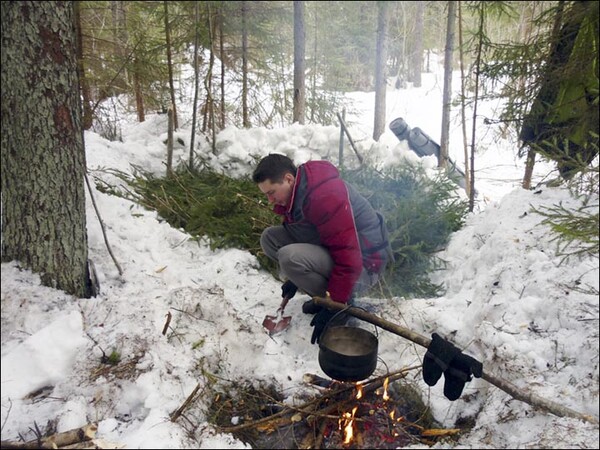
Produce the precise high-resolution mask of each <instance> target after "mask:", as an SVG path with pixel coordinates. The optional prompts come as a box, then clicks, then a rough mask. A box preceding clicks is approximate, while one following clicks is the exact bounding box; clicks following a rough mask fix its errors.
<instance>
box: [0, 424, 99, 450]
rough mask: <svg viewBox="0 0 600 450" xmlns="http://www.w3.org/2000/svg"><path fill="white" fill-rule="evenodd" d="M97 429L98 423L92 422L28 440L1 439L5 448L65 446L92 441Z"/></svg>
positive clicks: (0, 444)
mask: <svg viewBox="0 0 600 450" xmlns="http://www.w3.org/2000/svg"><path fill="white" fill-rule="evenodd" d="M96 431H98V425H96V424H93V423H92V424H87V425H84V426H83V427H80V428H75V429H73V430H69V431H63V432H61V433H55V434H53V435H52V436H48V437H44V438H40V439H33V440H31V441H27V442H15V441H1V442H0V447H2V448H3V449H29V448H63V447H66V446H69V445H73V444H81V443H83V442H86V441H91V440H92V439H94V437H95V436H96Z"/></svg>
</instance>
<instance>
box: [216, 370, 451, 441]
mask: <svg viewBox="0 0 600 450" xmlns="http://www.w3.org/2000/svg"><path fill="white" fill-rule="evenodd" d="M415 368H417V367H411V368H407V369H403V370H400V371H398V372H394V373H390V374H388V375H386V376H381V377H375V378H372V379H370V380H365V381H363V382H359V383H350V382H340V381H334V380H328V379H325V378H323V377H320V376H318V375H315V374H306V375H305V376H304V381H305V382H306V383H308V384H310V385H313V386H317V387H318V388H319V390H320V393H321V395H320V396H319V397H317V398H314V399H312V400H309V401H307V402H306V403H304V404H301V405H297V406H290V405H288V404H284V403H280V406H281V408H282V409H281V410H279V411H278V412H276V413H274V414H271V415H269V416H266V417H263V418H260V419H258V420H253V421H252V420H249V421H247V422H244V423H240V424H237V425H235V426H233V427H232V426H222V427H220V428H219V431H221V432H231V433H233V434H234V435H236V433H239V432H240V431H242V430H246V431H249V430H254V432H260V433H263V434H262V438H261V439H262V440H261V441H260V442H256V446H255V448H398V447H402V446H406V445H410V444H414V443H417V444H419V443H420V444H422V443H427V444H432V443H434V442H435V439H436V437H437V436H448V435H451V434H454V433H457V432H458V430H437V429H434V427H432V426H431V425H432V424H433V419H432V418H431V415H430V413H429V412H428V411H427V410H426V408H425V407H424V405H423V404H422V402H421V403H420V406H418V405H416V404H415V403H410V400H409V399H408V397H409V396H408V394H405V391H409V390H410V391H412V390H411V389H410V388H409V387H408V385H407V384H406V383H398V381H399V380H400V379H401V378H404V377H405V376H406V374H407V373H408V371H409V370H412V369H415ZM400 391H402V392H400ZM413 395H414V394H413ZM416 397H418V398H419V400H420V397H419V396H418V394H416ZM267 434H268V435H269V436H271V439H270V440H268V439H267V440H265V437H266V435H267ZM284 439H287V442H284ZM275 440H277V442H275Z"/></svg>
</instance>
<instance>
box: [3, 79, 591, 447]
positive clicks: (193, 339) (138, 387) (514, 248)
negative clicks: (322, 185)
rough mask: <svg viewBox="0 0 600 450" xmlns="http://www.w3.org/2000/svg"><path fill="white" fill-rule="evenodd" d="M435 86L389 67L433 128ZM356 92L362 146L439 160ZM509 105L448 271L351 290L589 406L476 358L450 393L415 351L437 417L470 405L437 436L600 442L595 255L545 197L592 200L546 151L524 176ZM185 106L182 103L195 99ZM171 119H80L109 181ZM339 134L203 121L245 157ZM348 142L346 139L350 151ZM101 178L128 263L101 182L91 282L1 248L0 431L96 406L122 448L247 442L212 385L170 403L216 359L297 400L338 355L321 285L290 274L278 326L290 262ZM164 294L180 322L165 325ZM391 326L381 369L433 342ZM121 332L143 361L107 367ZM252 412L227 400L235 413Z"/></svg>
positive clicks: (311, 148) (322, 149) (239, 170)
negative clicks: (108, 123) (222, 413)
mask: <svg viewBox="0 0 600 450" xmlns="http://www.w3.org/2000/svg"><path fill="white" fill-rule="evenodd" d="M454 85H455V86H457V85H458V83H455V84H454ZM441 90H442V86H441V76H439V75H434V74H423V87H421V88H412V87H409V88H407V89H400V90H395V89H393V88H391V87H390V88H389V89H388V93H387V100H386V103H387V116H386V117H387V120H388V123H389V122H391V121H392V120H393V119H395V118H397V117H403V118H404V119H405V120H406V122H407V123H408V125H409V126H411V127H413V128H414V127H420V128H421V129H423V130H424V131H425V132H426V133H427V134H428V135H430V136H432V137H436V136H439V134H440V130H441V126H440V119H441V106H440V105H441V96H442V95H441ZM350 96H351V98H352V100H353V101H354V106H355V109H356V111H358V112H357V113H355V114H349V115H348V124H349V127H350V132H351V133H352V137H353V139H354V141H355V143H357V145H358V147H359V149H360V151H361V152H362V153H363V154H364V155H366V157H367V158H368V159H369V161H372V162H376V163H377V164H379V165H381V166H389V165H394V164H402V162H403V161H404V160H405V159H410V160H413V161H420V162H421V163H422V164H423V165H424V166H425V167H426V168H427V170H429V171H432V172H433V171H435V170H436V169H435V165H436V161H435V160H434V159H433V158H430V157H427V158H423V159H419V158H418V157H417V156H416V155H415V154H414V153H413V152H411V151H410V150H409V149H408V146H407V144H406V142H399V141H398V139H397V138H396V137H395V136H394V135H393V133H392V132H391V131H389V129H387V130H386V132H385V133H384V135H383V136H382V137H381V138H380V140H379V141H378V142H373V141H372V139H371V138H370V137H369V136H370V133H371V129H372V123H373V116H372V111H373V104H374V93H372V92H371V93H352V94H350ZM498 106H499V105H497V104H485V103H484V104H482V105H480V111H481V116H480V119H481V122H479V120H478V123H477V129H478V145H477V148H478V150H477V155H476V165H477V166H476V189H477V191H478V198H477V205H476V209H475V211H474V212H473V213H472V214H470V215H469V217H468V218H467V222H466V224H465V226H464V227H463V228H462V229H461V230H459V231H457V232H456V233H454V234H453V235H452V237H451V240H450V242H449V244H448V246H447V248H446V249H445V250H444V251H443V252H442V254H441V255H440V256H442V257H443V258H444V259H445V260H446V261H448V267H447V268H446V269H445V270H443V271H439V272H437V273H435V274H434V280H435V281H436V282H441V283H443V285H444V286H445V288H446V292H445V294H444V296H443V297H440V298H419V299H404V298H375V297H363V298H359V299H358V300H357V302H358V305H363V306H365V307H368V308H369V311H372V312H373V313H374V314H376V315H378V316H379V317H382V318H385V319H386V320H389V321H391V322H393V323H397V324H398V325H400V326H403V327H406V328H408V329H410V330H412V331H414V332H416V333H418V334H421V335H423V336H425V337H428V338H429V337H430V336H431V334H432V333H433V332H437V333H438V334H440V335H442V336H444V337H447V338H448V339H449V340H451V341H452V342H453V343H454V344H455V345H457V346H458V347H460V348H461V349H464V351H465V353H467V354H469V355H471V356H473V357H475V358H477V359H479V360H480V361H482V362H483V364H484V373H488V374H493V375H494V376H495V377H500V378H501V379H504V380H507V381H508V382H510V383H512V384H513V385H515V386H516V387H517V388H518V389H521V390H523V391H524V392H526V393H527V394H532V395H535V396H539V397H541V398H543V399H547V400H549V401H552V402H556V403H557V404H560V405H562V406H564V407H567V408H570V409H572V410H573V411H576V412H577V413H580V414H582V415H589V416H590V417H591V419H592V420H591V421H587V420H582V419H580V418H573V417H558V416H556V415H553V414H551V413H549V412H546V411H544V410H541V409H539V408H534V407H532V406H531V405H529V404H528V403H526V402H523V401H520V400H516V399H514V398H512V397H511V395H509V394H508V393H506V392H504V391H503V390H501V389H499V388H498V387H496V386H494V385H492V384H491V383H489V382H488V381H486V380H484V379H483V378H475V379H473V381H471V382H470V383H467V385H466V387H465V390H464V392H463V394H462V396H461V398H460V399H458V400H456V401H454V402H451V401H449V400H448V399H446V398H445V397H444V395H443V379H442V381H440V382H438V384H436V385H435V386H434V387H429V386H427V385H426V384H425V383H424V382H423V380H422V375H421V372H420V371H419V370H415V371H411V373H410V375H409V380H410V382H411V383H412V384H413V385H415V386H417V387H418V388H419V389H420V390H421V392H422V393H423V398H424V400H425V401H426V403H427V404H428V405H429V406H430V407H431V410H432V412H433V414H434V416H435V418H436V419H437V420H438V421H440V422H441V423H442V424H443V426H445V427H448V428H453V427H454V426H455V424H456V422H457V420H458V419H461V418H466V417H470V416H473V417H474V420H475V426H474V427H473V429H472V430H470V431H465V432H463V433H461V434H460V436H459V438H458V441H456V442H454V443H452V444H451V443H450V441H446V440H443V439H440V440H439V441H438V442H437V443H436V444H435V445H434V448H451V447H453V448H599V439H598V425H597V420H598V406H599V405H598V356H599V355H598V307H599V304H598V303H599V302H598V295H597V293H598V290H599V282H598V279H599V273H598V271H599V270H598V269H599V266H598V257H597V256H598V255H595V257H583V258H570V259H568V260H567V261H562V257H561V256H559V255H557V254H556V251H555V250H556V241H554V240H553V237H554V235H553V234H552V233H551V232H550V229H549V227H548V226H547V225H544V224H542V223H541V222H542V220H543V217H542V216H540V215H539V214H536V213H535V212H533V210H532V208H540V207H550V206H552V205H556V204H559V203H561V202H562V204H563V205H565V206H572V207H576V206H577V205H578V204H579V203H580V201H581V200H580V199H578V198H574V197H573V196H571V195H570V194H569V192H568V190H567V189H566V188H565V187H564V186H558V187H549V186H547V185H546V184H544V183H542V181H544V180H548V179H550V178H552V177H556V173H555V172H553V170H552V168H553V166H552V165H551V164H549V163H545V162H542V161H539V162H538V163H537V164H536V170H535V173H534V184H535V185H536V186H535V189H532V190H524V189H522V188H520V181H521V178H522V176H523V173H524V160H522V159H519V158H517V157H516V153H517V147H516V144H515V141H514V138H512V137H511V136H507V137H506V138H502V137H500V136H499V130H497V129H494V127H492V126H487V125H485V124H484V123H483V117H485V116H488V117H492V116H494V114H496V111H497V108H498ZM179 110H180V111H182V114H183V115H185V111H186V106H185V105H183V106H182V107H180V108H179ZM187 110H189V107H188V109H187ZM469 120H470V119H469ZM183 123H189V121H188V122H185V121H184V122H183ZM467 127H468V130H470V127H471V124H467ZM189 135H190V131H189V128H186V125H183V126H182V128H181V129H180V130H179V131H178V132H177V134H176V136H177V137H180V138H181V139H182V140H183V141H184V142H185V143H186V145H187V144H188V142H189ZM461 136H462V130H461V128H460V126H459V125H458V121H455V122H453V123H452V125H451V158H452V159H453V160H454V161H457V162H459V164H460V162H461V161H463V159H464V158H463V156H462V155H463V149H462V148H463V147H462V137H461ZM165 138H166V116H164V115H150V116H148V118H147V120H146V122H145V123H142V124H137V123H130V124H127V125H126V126H124V128H123V142H109V141H107V140H105V139H103V138H102V137H100V136H99V135H98V134H95V133H93V132H86V134H85V144H86V155H87V164H88V170H89V174H90V179H92V180H93V179H96V178H98V179H102V180H105V181H106V182H108V183H113V184H116V183H118V182H120V181H119V180H118V179H117V178H116V177H114V176H113V175H111V174H110V172H109V171H107V170H106V169H117V170H120V171H124V172H129V173H130V172H131V171H132V166H138V167H141V168H144V169H145V170H148V171H151V172H153V173H156V174H162V173H164V171H165V158H166V146H165V145H164V143H163V141H164V140H165ZM338 139H339V129H338V128H336V127H331V126H330V127H324V126H319V125H307V126H300V125H297V124H295V125H291V126H289V127H284V128H277V129H265V128H254V129H248V130H243V129H237V128H235V127H232V126H230V127H227V128H226V129H225V130H223V131H222V132H221V133H219V135H218V142H217V152H216V154H214V153H212V150H211V149H210V147H209V146H208V144H207V143H206V142H205V140H204V139H202V138H201V137H200V136H198V137H197V138H196V142H198V143H200V145H201V148H200V152H201V153H202V154H203V155H204V156H205V157H206V158H207V160H208V162H209V164H210V166H211V167H213V168H214V169H216V170H223V171H225V172H227V173H228V174H229V175H231V176H239V175H243V174H247V173H250V171H251V170H252V164H253V163H254V161H255V159H256V158H260V157H261V156H264V155H266V154H268V153H270V152H279V153H284V154H287V155H288V156H290V157H291V158H293V159H294V160H295V161H296V162H297V163H301V162H304V161H306V160H309V159H321V158H327V159H329V160H331V161H332V162H334V163H337V155H338ZM188 153H189V149H187V147H186V146H177V147H176V148H175V153H174V157H175V159H176V161H185V160H186V158H187V157H188ZM352 153H353V151H352V149H350V148H349V147H348V146H347V147H346V150H345V154H346V155H348V156H347V157H348V158H350V157H351V156H350V155H352ZM536 183H538V184H536ZM92 184H94V186H93V187H92V195H93V197H94V199H95V201H96V204H97V206H98V209H99V212H100V216H101V219H102V221H103V222H104V224H105V226H106V231H107V240H108V243H109V245H110V247H111V249H112V252H113V254H114V257H115V259H116V261H117V262H118V263H119V265H120V267H121V268H122V270H123V274H122V275H120V274H119V271H118V269H117V266H116V264H115V262H114V261H113V259H112V258H111V255H110V253H109V251H108V249H107V246H106V243H105V241H104V237H103V235H102V229H101V226H100V223H99V218H98V216H97V215H96V212H95V210H94V208H93V206H92V202H91V198H90V196H89V194H88V201H87V228H88V237H89V252H90V259H91V260H92V261H93V262H94V265H95V268H96V271H97V274H98V279H99V282H100V293H99V295H98V296H97V297H95V298H91V299H80V298H73V297H72V296H69V295H67V294H65V293H64V292H61V291H57V290H54V289H51V288H48V287H44V286H42V285H41V284H40V279H39V276H38V275H37V274H33V273H31V272H30V271H28V270H25V269H23V268H21V267H20V265H19V262H18V261H12V262H6V263H2V288H1V293H2V318H1V324H2V332H1V333H2V350H1V357H2V361H1V366H2V383H1V388H2V392H1V398H2V409H1V423H2V440H18V439H19V436H20V435H22V436H24V437H26V439H32V438H33V437H34V436H33V434H32V432H31V429H32V428H33V427H34V424H37V425H39V426H40V427H41V428H43V427H44V426H46V424H47V423H48V422H49V421H52V420H56V421H57V422H56V429H57V431H67V430H70V429H73V428H75V427H79V426H83V425H85V424H87V423H90V422H95V423H97V424H98V432H97V436H98V437H99V438H101V439H102V440H104V441H105V442H109V443H112V444H114V446H119V447H121V448H207V449H208V448H222V449H228V448H250V447H249V445H247V444H245V443H243V442H241V441H239V440H237V439H235V438H234V437H233V436H232V435H230V434H223V433H219V432H217V430H216V429H215V427H214V426H213V425H211V424H210V423H209V422H208V420H207V417H206V414H205V413H204V412H203V411H206V407H207V405H208V404H209V402H210V401H211V398H209V397H208V396H206V397H205V396H200V397H199V399H198V400H197V402H198V403H197V404H196V406H195V417H194V419H195V421H196V424H197V425H198V427H197V430H196V432H195V435H194V436H191V435H190V434H189V433H188V432H187V431H186V429H185V426H184V425H183V424H182V422H181V421H176V422H171V421H170V419H169V417H170V414H171V413H172V412H173V411H176V410H177V409H178V408H179V407H180V406H181V405H182V404H183V402H184V401H185V400H186V398H187V397H188V396H189V395H190V393H191V392H192V391H193V390H194V388H195V387H196V386H197V385H200V386H205V385H206V384H207V383H208V380H207V377H206V375H205V372H204V371H206V372H209V373H214V374H217V375H218V376H219V377H221V378H222V379H231V380H233V379H251V380H267V381H269V380H272V381H275V382H277V383H278V384H280V386H281V388H282V392H284V393H286V395H287V396H288V397H287V399H286V401H287V402H290V403H291V402H293V401H294V399H295V398H297V397H298V396H299V395H300V394H301V393H302V392H306V390H307V389H309V390H310V388H309V387H307V386H306V384H305V383H304V381H303V376H304V374H306V373H315V374H318V375H321V376H325V375H324V373H323V372H322V370H321V368H320V367H319V363H318V359H317V358H318V352H319V348H318V346H317V345H312V344H311V343H310V336H311V332H312V328H311V327H310V325H309V322H310V320H311V318H312V316H307V315H304V314H303V313H302V311H301V305H302V302H303V301H304V300H306V299H308V297H306V296H305V295H302V294H297V295H296V297H295V298H294V299H293V300H292V301H290V303H289V305H288V307H287V309H286V313H287V314H290V315H292V316H293V319H292V322H291V326H290V328H289V329H287V330H286V331H285V332H283V333H282V334H280V335H276V336H272V337H270V336H268V335H267V333H266V332H265V330H264V329H263V328H262V326H261V323H262V319H263V318H264V316H265V315H266V314H273V313H274V312H275V311H276V309H277V307H278V306H279V303H280V301H281V290H280V286H281V282H280V281H278V280H276V279H274V278H273V277H272V276H271V275H269V274H268V273H267V272H266V271H264V270H261V269H260V268H259V265H258V262H257V260H256V258H255V257H254V256H252V255H251V254H250V253H248V252H246V251H242V250H237V249H230V250H214V251H213V250H210V247H209V246H208V244H207V243H206V242H205V241H203V240H200V241H198V240H195V239H192V237H191V236H189V235H188V234H186V233H184V232H183V231H181V230H177V229H174V228H172V227H171V226H169V225H168V224H167V223H166V222H164V221H163V220H161V219H160V217H158V216H157V214H156V213H155V212H153V211H148V210H145V209H143V208H142V207H140V206H139V205H137V204H134V203H132V202H130V201H127V200H124V199H122V198H119V197H116V196H112V195H109V194H106V193H103V192H100V191H99V190H97V189H96V186H95V183H92ZM596 203H597V199H596ZM168 313H170V314H171V316H172V318H171V322H170V329H169V331H168V332H167V333H166V334H163V328H164V327H165V323H166V318H167V314H168ZM371 328H373V325H371ZM378 338H379V352H378V356H379V359H380V361H383V362H385V364H381V363H379V364H378V367H377V369H376V372H375V374H374V375H381V374H383V373H385V370H386V367H385V366H387V367H388V368H389V370H390V371H392V370H398V369H401V368H403V367H409V366H413V365H419V364H420V363H421V362H422V359H423V355H424V353H425V351H426V349H425V348H422V347H419V346H417V345H415V344H414V343H412V342H410V341H408V340H406V339H403V338H401V337H399V336H398V335H396V334H393V333H391V332H388V331H385V330H381V329H379V330H378ZM113 351H117V352H118V353H120V355H121V363H120V365H121V366H123V365H125V364H130V365H131V367H132V370H130V371H129V372H127V373H124V374H123V375H122V376H115V375H114V374H112V375H111V372H110V371H106V372H101V369H102V368H103V367H107V366H106V365H103V364H101V363H100V360H101V357H102V356H103V355H104V356H106V357H108V356H110V355H111V353H112V352H113ZM118 367H119V365H117V366H115V370H116V368H118ZM38 390H40V391H38ZM35 391H38V392H37V393H36V394H35V395H31V394H32V393H34V392H35ZM239 420H242V419H240V418H239V417H238V418H235V417H232V424H233V423H236V422H237V421H239ZM594 420H595V421H596V423H592V422H593V421H594ZM413 448H426V446H420V447H419V446H413Z"/></svg>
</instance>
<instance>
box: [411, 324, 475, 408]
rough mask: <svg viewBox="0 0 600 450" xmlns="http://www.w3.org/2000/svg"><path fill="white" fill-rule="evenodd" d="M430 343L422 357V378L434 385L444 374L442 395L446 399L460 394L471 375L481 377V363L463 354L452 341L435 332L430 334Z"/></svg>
mask: <svg viewBox="0 0 600 450" xmlns="http://www.w3.org/2000/svg"><path fill="white" fill-rule="evenodd" d="M431 337H432V339H431V343H430V344H429V347H428V348H427V353H425V357H424V358H423V380H425V383H427V384H428V385H429V386H435V384H436V383H437V382H438V380H439V379H440V377H441V376H442V373H443V374H444V379H445V382H444V395H445V396H446V398H447V399H448V400H452V401H454V400H456V399H458V398H459V397H460V394H462V391H463V388H464V387H465V383H467V382H469V381H471V380H472V376H475V377H476V378H481V375H482V374H483V364H481V363H480V362H479V361H477V360H476V359H475V358H472V357H471V356H468V355H464V354H463V353H462V352H461V351H460V350H459V349H458V348H456V347H455V346H454V345H453V344H452V343H450V342H448V341H446V340H445V339H442V337H440V335H438V334H437V333H433V334H432V335H431Z"/></svg>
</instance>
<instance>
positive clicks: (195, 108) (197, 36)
mask: <svg viewBox="0 0 600 450" xmlns="http://www.w3.org/2000/svg"><path fill="white" fill-rule="evenodd" d="M199 9H200V6H199V4H198V2H195V3H194V102H193V104H192V133H191V136H190V159H189V163H188V166H189V168H190V171H193V170H194V147H195V146H196V140H195V137H196V119H197V117H198V90H199V87H198V85H199V81H200V80H199V78H200V74H199V73H198V69H199V67H198V47H199V45H200V44H199V42H200V30H199V25H200V10H199Z"/></svg>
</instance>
